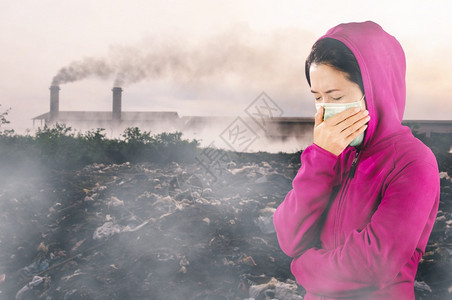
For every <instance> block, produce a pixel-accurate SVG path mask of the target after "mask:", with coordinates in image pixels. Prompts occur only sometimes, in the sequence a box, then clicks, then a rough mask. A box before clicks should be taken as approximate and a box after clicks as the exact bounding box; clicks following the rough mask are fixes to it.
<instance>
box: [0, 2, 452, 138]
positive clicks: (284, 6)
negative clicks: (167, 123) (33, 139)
mask: <svg viewBox="0 0 452 300" xmlns="http://www.w3.org/2000/svg"><path fill="white" fill-rule="evenodd" d="M1 8H2V9H1V10H0V39H1V45H0V46H1V47H0V49H1V50H0V51H1V56H0V66H1V68H0V82H1V83H2V86H1V88H0V104H1V105H2V107H1V108H0V111H1V110H3V109H5V108H7V107H11V109H12V110H11V112H10V115H9V119H10V120H11V127H14V128H16V129H17V131H18V132H19V133H21V130H24V128H32V125H33V124H32V121H31V118H33V117H35V116H37V115H40V114H42V113H45V112H48V111H49V86H50V85H51V82H52V80H53V78H54V76H55V75H57V74H58V72H59V71H60V70H61V69H62V68H64V67H68V66H72V67H74V66H75V67H77V68H79V69H80V70H81V71H83V72H85V75H86V74H89V73H93V72H94V73H96V74H97V75H95V76H87V78H84V79H82V78H83V77H79V78H75V79H74V80H75V81H74V82H67V83H61V84H60V87H61V91H60V110H100V111H110V110H111V88H112V87H113V85H114V83H115V81H116V82H121V86H122V87H123V89H124V92H123V103H122V105H123V110H124V111H135V110H144V111H149V110H157V111H177V112H178V113H179V115H181V116H184V115H229V116H243V115H245V113H244V109H245V108H246V107H247V106H248V104H249V103H251V102H252V101H253V100H254V99H255V97H257V96H258V95H259V94H260V93H261V92H262V91H264V92H266V93H267V94H268V96H270V97H271V98H272V99H273V100H274V101H275V102H276V103H277V104H278V105H279V106H280V107H281V108H282V110H283V111H284V114H283V116H312V115H313V113H314V104H313V99H312V96H311V95H309V91H308V86H307V83H306V80H305V77H304V73H303V63H304V60H305V58H306V56H307V54H308V52H309V50H310V47H311V46H312V44H313V42H314V41H315V40H316V39H317V38H318V37H319V36H320V35H322V34H324V33H325V32H326V31H327V30H328V29H329V28H331V27H333V26H335V25H337V24H339V23H342V22H351V21H365V20H373V21H375V22H377V23H379V24H380V25H381V26H382V27H383V28H384V29H385V30H386V31H388V32H389V33H390V34H392V35H394V36H396V37H397V39H398V40H399V41H400V42H401V44H402V46H403V47H404V50H405V53H406V56H407V108H406V112H405V119H450V117H451V116H452V101H451V100H452V99H451V94H450V93H451V91H450V86H451V84H450V82H451V81H452V71H451V70H452V59H451V58H450V53H452V39H451V37H450V31H451V29H452V18H451V17H450V15H451V14H452V1H450V0H442V1H440V0H436V1H417V0H416V1H413V0H410V1H394V0H384V1H362V0H356V1H332V0H331V1H319V0H316V1H269V0H265V1H262V0H261V1H243V0H242V1H231V0H228V1H212V0H191V1H131V0H127V1H125V0H109V1H103V0H97V1H88V0H65V1H56V0H41V1H32V0H23V1H21V0H19V1H6V0H1ZM88 65H89V67H87V66H88ZM93 65H95V66H97V67H99V68H100V69H93V67H92V66H93ZM114 70H121V72H120V74H117V73H116V71H114ZM448 88H449V89H448Z"/></svg>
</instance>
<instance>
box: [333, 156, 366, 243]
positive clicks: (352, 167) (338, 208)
mask: <svg viewBox="0 0 452 300" xmlns="http://www.w3.org/2000/svg"><path fill="white" fill-rule="evenodd" d="M359 151H360V150H359V149H356V152H355V158H354V159H353V162H352V166H351V167H350V172H349V173H348V177H347V178H346V180H345V184H344V188H343V189H342V193H341V197H340V198H339V204H338V207H337V213H336V219H335V221H334V223H335V225H334V247H337V235H338V230H339V228H337V227H338V222H339V216H340V212H341V208H342V202H343V197H344V195H345V194H346V193H347V190H348V185H349V183H350V180H352V179H353V177H355V172H356V165H357V162H358V156H359Z"/></svg>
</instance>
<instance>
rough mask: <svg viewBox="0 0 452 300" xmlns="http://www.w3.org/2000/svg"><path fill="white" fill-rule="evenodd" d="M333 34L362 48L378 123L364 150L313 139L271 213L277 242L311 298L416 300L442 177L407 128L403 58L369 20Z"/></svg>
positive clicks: (394, 43) (363, 68) (365, 79)
mask: <svg viewBox="0 0 452 300" xmlns="http://www.w3.org/2000/svg"><path fill="white" fill-rule="evenodd" d="M327 37H328V38H334V39H337V40H339V41H341V42H343V43H344V44H345V45H346V46H347V47H348V48H349V49H350V50H351V51H352V52H353V53H354V55H355V57H356V59H357V61H358V64H359V67H360V70H361V74H362V79H363V84H364V91H365V95H366V105H367V109H368V110H369V114H370V117H371V119H370V121H369V124H368V125H369V126H368V128H367V129H366V132H365V138H364V141H363V144H362V145H361V146H360V147H359V149H358V148H355V147H350V146H348V147H347V148H346V149H345V150H344V151H343V152H342V153H341V154H340V155H339V156H336V155H334V154H332V153H330V152H328V151H326V150H324V149H323V148H321V147H319V146H317V145H316V144H314V143H313V144H311V145H310V146H308V147H307V148H306V149H305V150H304V151H303V152H302V154H301V167H300V169H299V170H298V173H297V174H296V176H295V178H294V180H293V182H292V187H293V189H292V190H290V191H289V192H288V193H287V195H286V197H285V199H284V201H283V202H282V203H281V204H280V205H279V207H278V208H277V210H276V212H275V214H274V216H273V221H274V225H275V229H276V234H277V237H278V241H279V244H280V247H281V249H282V250H283V251H284V253H286V254H287V255H289V256H290V257H293V260H292V263H291V271H292V273H293V274H294V276H295V278H296V280H297V282H298V283H299V284H300V285H302V286H303V287H304V288H305V289H306V291H307V294H306V296H305V298H304V299H305V300H311V299H337V298H342V299H343V298H346V299H385V300H388V299H397V300H401V299H402V300H403V299H414V298H415V297H414V279H415V276H416V271H417V267H418V263H419V261H420V259H421V257H422V255H423V254H424V252H425V247H426V245H427V241H428V238H429V235H430V233H431V231H432V227H433V225H434V222H435V218H436V214H437V211H438V205H439V191H440V183H439V172H438V165H437V161H436V158H435V156H434V155H433V153H432V152H431V151H430V149H429V148H428V147H427V146H425V145H424V144H423V143H422V142H421V141H419V140H418V139H417V138H415V137H414V136H413V135H412V133H411V131H410V129H409V128H408V127H406V126H403V125H401V122H402V118H403V113H404V109H405V55H404V52H403V50H402V47H401V46H400V44H399V42H398V41H397V40H396V39H395V38H394V37H393V36H391V35H389V34H388V33H387V32H385V31H384V30H383V29H382V28H381V27H380V26H379V25H378V24H376V23H373V22H370V21H367V22H363V23H347V24H340V25H338V26H336V27H334V28H332V29H330V30H329V31H328V32H327V33H326V35H324V36H322V37H321V38H320V39H322V38H327ZM426 101H428V99H426ZM354 160H355V163H354V162H353V161H354ZM352 164H353V165H354V166H353V167H352ZM352 169H354V170H352Z"/></svg>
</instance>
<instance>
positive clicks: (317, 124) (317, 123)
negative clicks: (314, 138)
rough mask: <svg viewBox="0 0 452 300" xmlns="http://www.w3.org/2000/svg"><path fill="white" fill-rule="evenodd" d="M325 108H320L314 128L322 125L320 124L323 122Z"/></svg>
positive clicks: (315, 117)
mask: <svg viewBox="0 0 452 300" xmlns="http://www.w3.org/2000/svg"><path fill="white" fill-rule="evenodd" d="M323 110H324V108H323V106H320V108H319V109H318V110H317V112H316V114H315V116H314V126H315V127H317V126H319V125H320V123H322V122H323Z"/></svg>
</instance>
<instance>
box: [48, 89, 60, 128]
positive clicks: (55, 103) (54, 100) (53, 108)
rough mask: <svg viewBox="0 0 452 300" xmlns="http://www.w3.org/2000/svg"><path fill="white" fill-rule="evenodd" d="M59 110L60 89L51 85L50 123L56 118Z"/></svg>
mask: <svg viewBox="0 0 452 300" xmlns="http://www.w3.org/2000/svg"><path fill="white" fill-rule="evenodd" d="M59 110H60V87H59V86H58V85H52V86H51V87H50V121H51V122H53V121H55V120H56V119H57V118H58V112H59Z"/></svg>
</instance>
